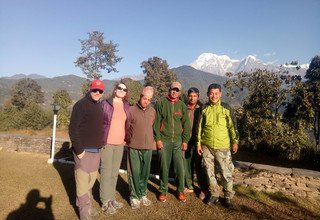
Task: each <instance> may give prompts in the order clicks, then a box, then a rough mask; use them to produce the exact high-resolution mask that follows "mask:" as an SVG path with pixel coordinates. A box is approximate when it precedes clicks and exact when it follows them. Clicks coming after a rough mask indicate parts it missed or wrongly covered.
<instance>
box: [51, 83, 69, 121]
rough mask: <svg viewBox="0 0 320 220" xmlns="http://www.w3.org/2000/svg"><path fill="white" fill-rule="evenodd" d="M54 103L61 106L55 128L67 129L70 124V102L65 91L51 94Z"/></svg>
mask: <svg viewBox="0 0 320 220" xmlns="http://www.w3.org/2000/svg"><path fill="white" fill-rule="evenodd" d="M53 100H54V103H57V104H59V105H60V106H61V109H60V110H59V112H58V115H57V126H58V127H60V126H63V127H67V126H68V125H69V123H70V109H69V107H70V105H71V103H72V100H71V98H70V95H69V93H68V92H67V90H65V89H63V90H59V91H56V92H55V93H54V94H53Z"/></svg>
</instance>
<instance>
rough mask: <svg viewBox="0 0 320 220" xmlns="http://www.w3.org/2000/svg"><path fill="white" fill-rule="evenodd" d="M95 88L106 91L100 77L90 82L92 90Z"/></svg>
mask: <svg viewBox="0 0 320 220" xmlns="http://www.w3.org/2000/svg"><path fill="white" fill-rule="evenodd" d="M93 89H100V90H102V91H104V84H103V81H101V80H100V79H95V80H93V81H92V82H91V84H90V90H93Z"/></svg>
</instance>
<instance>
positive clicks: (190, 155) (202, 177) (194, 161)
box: [184, 145, 209, 191]
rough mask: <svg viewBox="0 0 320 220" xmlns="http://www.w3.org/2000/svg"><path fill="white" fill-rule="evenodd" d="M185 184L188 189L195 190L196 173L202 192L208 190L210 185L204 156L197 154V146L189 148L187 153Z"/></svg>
mask: <svg viewBox="0 0 320 220" xmlns="http://www.w3.org/2000/svg"><path fill="white" fill-rule="evenodd" d="M184 166H185V176H186V179H185V181H186V182H185V184H186V187H187V188H188V189H193V186H194V178H193V177H194V176H193V175H194V173H196V175H197V182H198V185H199V187H200V190H203V191H206V190H208V187H209V183H208V180H207V173H206V170H205V167H204V164H203V160H202V156H200V155H199V154H198V152H197V147H196V146H190V145H189V146H188V149H187V150H186V152H185V160H184Z"/></svg>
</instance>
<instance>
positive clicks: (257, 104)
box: [225, 70, 307, 159]
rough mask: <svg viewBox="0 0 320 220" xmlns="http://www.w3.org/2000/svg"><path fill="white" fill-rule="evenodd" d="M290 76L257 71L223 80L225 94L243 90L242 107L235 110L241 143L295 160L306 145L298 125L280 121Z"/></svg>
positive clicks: (290, 82) (301, 129)
mask: <svg viewBox="0 0 320 220" xmlns="http://www.w3.org/2000/svg"><path fill="white" fill-rule="evenodd" d="M293 79H295V78H294V77H293V78H292V77H291V76H289V75H281V73H273V72H269V71H266V70H257V71H255V72H253V73H250V74H249V73H244V72H242V73H239V74H238V75H237V76H236V77H234V78H230V79H228V80H227V82H226V83H225V87H226V89H227V90H228V93H227V94H229V96H231V95H232V94H234V93H239V92H245V93H246V94H247V95H246V97H245V99H244V101H243V106H242V107H239V108H238V109H237V115H238V118H239V133H240V137H241V138H240V139H241V144H243V145H245V146H247V147H249V148H251V149H255V150H260V151H263V152H266V153H269V154H270V153H274V154H275V155H282V156H283V157H285V158H289V159H298V158H299V156H300V151H301V149H303V148H305V147H306V143H307V135H306V134H305V131H304V129H303V128H302V127H300V128H299V129H296V128H293V127H291V126H290V124H287V123H285V121H283V120H282V112H281V111H280V107H281V106H283V105H285V104H286V103H287V102H288V97H289V95H288V94H289V92H290V91H291V90H290V88H291V86H292V83H293Z"/></svg>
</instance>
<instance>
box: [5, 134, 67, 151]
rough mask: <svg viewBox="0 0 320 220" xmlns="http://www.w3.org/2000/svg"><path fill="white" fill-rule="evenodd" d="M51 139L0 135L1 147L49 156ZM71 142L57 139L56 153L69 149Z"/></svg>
mask: <svg viewBox="0 0 320 220" xmlns="http://www.w3.org/2000/svg"><path fill="white" fill-rule="evenodd" d="M51 141H52V138H51V137H35V136H28V135H10V134H0V147H2V148H5V149H8V150H13V151H24V152H34V153H43V154H49V155H50V151H51ZM69 146H70V140H68V139H61V138H56V141H55V152H59V151H60V150H61V149H64V148H68V147H69Z"/></svg>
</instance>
